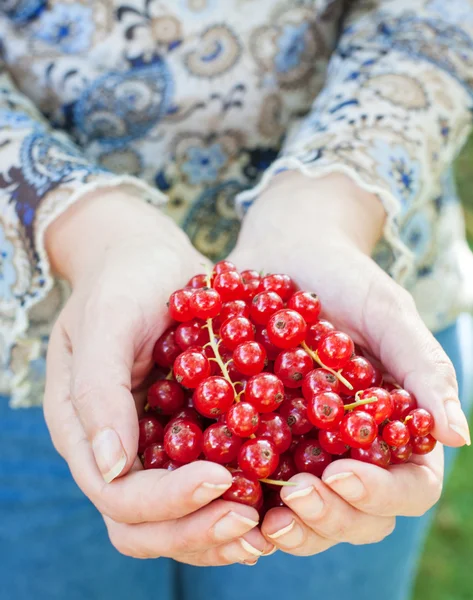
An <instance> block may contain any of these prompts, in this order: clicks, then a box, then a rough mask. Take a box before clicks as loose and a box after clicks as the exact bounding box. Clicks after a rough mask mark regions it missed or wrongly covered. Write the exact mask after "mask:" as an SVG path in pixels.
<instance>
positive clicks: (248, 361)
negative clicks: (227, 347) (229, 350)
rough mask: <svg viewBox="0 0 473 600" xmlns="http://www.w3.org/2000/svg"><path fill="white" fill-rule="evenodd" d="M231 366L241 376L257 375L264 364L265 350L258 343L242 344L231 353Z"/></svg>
mask: <svg viewBox="0 0 473 600" xmlns="http://www.w3.org/2000/svg"><path fill="white" fill-rule="evenodd" d="M233 364H234V365H235V368H236V369H237V371H239V372H240V373H243V375H247V376H248V377H251V376H252V375H257V374H258V373H261V371H262V370H263V369H264V366H265V364H266V350H265V349H264V347H263V346H262V345H261V344H259V343H258V342H243V344H240V345H239V346H237V347H236V348H235V350H234V351H233Z"/></svg>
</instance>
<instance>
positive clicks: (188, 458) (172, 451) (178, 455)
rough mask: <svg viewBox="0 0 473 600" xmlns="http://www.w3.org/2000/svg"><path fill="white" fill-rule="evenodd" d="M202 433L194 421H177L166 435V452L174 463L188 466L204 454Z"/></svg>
mask: <svg viewBox="0 0 473 600" xmlns="http://www.w3.org/2000/svg"><path fill="white" fill-rule="evenodd" d="M202 439H203V435H202V431H201V430H200V428H199V427H198V426H197V425H196V424H195V423H193V422H192V421H184V420H179V421H175V423H174V424H173V425H172V427H168V428H167V430H166V433H165V434H164V450H165V451H166V454H167V455H168V456H169V458H170V459H171V460H172V461H177V462H179V463H181V464H187V463H190V462H193V461H194V460H197V458H198V457H199V455H200V453H201V452H202Z"/></svg>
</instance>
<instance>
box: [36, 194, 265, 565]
mask: <svg viewBox="0 0 473 600" xmlns="http://www.w3.org/2000/svg"><path fill="white" fill-rule="evenodd" d="M46 242H47V249H48V252H49V255H50V257H51V261H52V264H53V267H54V268H55V270H56V271H57V272H59V274H61V275H62V276H63V277H66V278H67V279H69V280H70V282H71V284H72V287H73V292H72V295H71V297H70V299H69V300H68V302H67V304H66V306H65V308H64V310H63V312H62V314H61V315H60V317H59V318H58V321H57V322H56V324H55V327H54V330H53V332H52V335H51V339H50V344H49V349H48V361H47V383H46V394H45V402H44V410H45V416H46V421H47V424H48V427H49V430H50V433H51V436H52V440H53V442H54V445H55V447H56V448H57V450H58V451H59V453H60V454H61V455H62V456H63V457H64V459H65V460H66V461H67V463H68V465H69V467H70V469H71V472H72V475H73V477H74V479H75V480H76V482H77V483H78V485H79V486H80V488H81V489H82V491H83V492H84V493H85V494H86V495H87V496H88V497H89V499H90V500H91V501H92V502H93V503H94V505H95V506H96V507H97V508H98V510H99V511H100V512H101V513H102V515H103V516H104V519H105V523H106V525H107V529H108V532H109V535H110V539H111V541H112V543H113V544H114V545H115V547H116V548H117V549H118V550H119V551H121V552H122V553H124V554H127V555H130V556H134V557H139V558H145V557H158V556H164V557H171V558H174V559H176V560H179V561H182V562H186V563H189V564H194V565H224V564H230V563H234V562H250V563H252V562H254V561H255V560H257V559H258V557H259V556H261V554H262V553H263V552H265V551H266V552H267V551H269V550H271V549H272V548H273V545H272V544H270V543H269V542H267V541H265V539H264V538H263V536H262V535H261V533H260V531H259V530H258V528H257V527H256V525H257V521H258V514H257V513H256V511H255V510H254V509H252V508H250V507H247V506H242V505H238V504H235V503H231V502H225V501H222V500H217V501H216V502H212V501H213V500H216V499H217V498H218V497H219V496H221V495H222V494H223V492H224V491H225V490H226V489H228V488H229V487H230V485H231V475H230V473H229V472H228V471H227V470H226V469H225V468H224V467H221V466H220V465H216V464H212V463H205V462H196V463H193V464H191V465H187V466H185V467H183V468H181V469H178V470H176V471H173V472H168V471H165V470H152V471H144V470H143V469H142V467H141V463H140V460H139V459H138V458H137V449H138V415H139V414H140V412H141V411H142V409H143V404H144V394H143V391H142V390H143V389H144V385H145V383H146V380H147V377H148V376H149V373H150V370H151V368H152V359H151V356H152V349H153V345H154V342H155V341H156V339H157V338H158V337H159V336H160V335H161V333H163V331H164V330H165V329H166V327H167V326H168V324H169V323H168V317H167V309H166V301H167V299H168V297H169V295H170V293H171V292H172V291H174V290H175V289H178V288H179V287H182V286H183V285H185V283H186V282H187V281H188V279H189V278H190V277H191V276H192V275H194V274H195V273H197V272H199V271H201V270H202V268H203V265H202V263H204V262H205V259H204V258H203V257H202V256H201V255H200V254H199V253H198V252H197V251H196V250H195V249H193V248H192V246H191V244H190V242H189V241H188V239H187V237H186V236H185V235H184V234H183V233H182V231H181V230H179V229H178V227H177V226H176V225H174V224H173V223H172V222H171V221H170V220H169V219H168V218H167V217H165V216H164V215H162V214H161V213H159V212H158V211H156V210H154V209H152V208H151V207H149V206H147V205H146V204H145V203H143V202H142V201H141V200H139V199H137V198H133V197H131V196H127V195H125V194H124V193H122V192H120V191H117V190H115V191H109V192H106V193H102V195H101V196H100V197H97V196H92V197H88V198H87V199H83V200H82V201H81V202H80V203H79V204H78V205H76V206H74V207H72V208H70V209H69V210H68V211H67V212H66V213H65V214H64V215H63V216H62V217H60V218H59V219H58V220H57V221H56V222H55V223H54V224H53V225H52V226H51V227H50V228H49V229H48V237H47V240H46Z"/></svg>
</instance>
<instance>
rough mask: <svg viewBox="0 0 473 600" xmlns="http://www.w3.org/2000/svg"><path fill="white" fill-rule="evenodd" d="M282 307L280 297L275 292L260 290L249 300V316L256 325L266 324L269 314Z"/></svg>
mask: <svg viewBox="0 0 473 600" xmlns="http://www.w3.org/2000/svg"><path fill="white" fill-rule="evenodd" d="M283 307H284V302H283V301H282V298H281V297H280V296H278V295H277V294H276V292H261V293H259V294H256V296H254V297H253V300H252V301H251V306H250V317H251V320H252V321H253V322H254V323H256V324H257V325H266V323H267V322H268V321H269V318H270V317H271V315H274V313H275V312H277V311H278V310H281V309H282V308H283Z"/></svg>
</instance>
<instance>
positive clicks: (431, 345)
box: [229, 173, 470, 555]
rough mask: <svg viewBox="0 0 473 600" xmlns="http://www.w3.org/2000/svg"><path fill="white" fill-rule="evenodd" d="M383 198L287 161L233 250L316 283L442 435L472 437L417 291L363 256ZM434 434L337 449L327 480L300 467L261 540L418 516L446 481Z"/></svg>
mask: <svg viewBox="0 0 473 600" xmlns="http://www.w3.org/2000/svg"><path fill="white" fill-rule="evenodd" d="M383 222H384V210H383V208H382V206H381V203H380V202H379V200H378V199H377V198H376V197H375V196H373V195H371V194H368V193H365V192H364V191H362V190H361V189H359V188H358V187H357V186H356V185H355V184H353V183H352V182H351V180H349V179H348V178H346V177H345V176H342V175H331V176H327V177H325V178H323V179H319V180H311V179H309V178H306V177H304V176H302V175H300V174H297V173H284V174H281V175H279V176H278V177H277V178H275V179H274V181H273V183H272V185H271V187H270V188H268V189H267V191H266V192H265V193H264V194H263V195H262V196H261V197H260V198H259V199H258V201H257V202H255V204H254V205H253V207H252V208H251V209H250V211H249V213H248V215H247V217H246V219H245V221H244V224H243V228H242V231H241V235H240V238H239V241H238V244H237V247H236V249H235V250H234V252H233V254H232V255H231V256H230V257H229V258H230V260H232V261H233V262H235V263H236V264H237V266H238V267H239V268H240V269H245V268H252V269H257V270H259V269H262V270H264V271H266V272H282V273H287V274H289V275H291V276H292V277H293V278H294V279H295V280H296V282H297V283H298V284H299V285H300V286H301V288H302V289H306V290H313V291H315V292H316V293H317V294H319V296H320V299H321V302H322V306H323V307H324V313H325V315H326V317H327V318H328V319H330V320H333V321H334V322H335V323H336V324H337V325H338V326H339V327H340V329H342V330H343V331H346V332H347V333H349V334H350V335H351V336H352V337H353V339H354V340H355V342H357V343H359V344H361V345H362V346H364V347H365V348H367V349H368V351H370V352H371V353H372V355H373V356H375V357H377V358H379V359H380V361H381V362H382V363H383V365H384V366H385V367H386V368H387V370H388V371H389V372H390V373H392V375H393V376H394V377H395V378H396V379H397V381H398V382H399V383H400V384H401V385H403V386H404V387H405V388H407V389H408V390H409V391H411V392H413V393H414V394H415V395H416V396H417V399H418V403H419V405H420V406H422V407H424V408H427V409H428V410H429V411H430V412H431V413H432V414H433V415H434V418H435V430H434V435H435V437H436V438H437V439H438V440H439V441H440V442H441V443H443V444H448V445H450V446H461V445H463V444H465V443H469V441H470V437H469V431H468V424H467V421H466V418H465V415H464V414H463V412H462V410H461V406H460V403H459V399H458V388H457V382H456V377H455V371H454V369H453V366H452V364H451V362H450V360H449V359H448V357H447V356H446V354H445V353H444V352H443V350H442V348H441V347H440V345H439V344H438V343H437V342H436V340H435V339H434V337H433V336H432V334H431V333H430V332H429V331H428V330H427V328H426V327H425V325H424V324H423V322H422V321H421V319H420V316H419V314H418V313H417V310H416V308H415V305H414V302H413V300H412V297H411V296H410V295H409V294H408V293H407V292H406V291H405V290H404V289H402V288H401V287H400V286H399V285H397V284H396V283H395V282H394V281H393V280H392V279H391V278H389V277H388V276H387V275H386V274H385V273H384V272H383V271H382V270H381V269H380V268H379V267H378V266H377V265H376V264H375V263H374V261H373V260H372V259H371V258H370V253H371V251H372V249H373V247H374V245H375V243H376V241H377V240H378V239H379V237H380V236H381V233H382V227H383ZM442 478H443V451H442V447H441V444H438V445H437V448H436V449H435V450H434V452H433V453H432V454H430V455H427V456H423V457H420V456H417V457H415V458H414V460H413V461H412V462H411V463H410V464H405V465H399V466H393V467H391V468H389V469H388V470H383V469H381V468H379V467H376V466H374V465H370V464H366V463H361V462H357V461H354V460H338V461H336V462H334V463H333V464H331V465H330V466H329V467H328V468H327V469H326V471H325V473H324V475H323V477H322V480H320V479H318V478H316V477H313V476H311V475H308V474H298V475H296V476H295V477H294V478H293V479H292V481H293V482H295V483H297V486H296V487H292V488H284V489H283V490H282V491H281V498H282V499H283V500H284V502H285V503H286V504H287V506H288V508H276V509H272V510H271V511H269V512H268V513H267V515H266V517H265V520H264V522H263V525H262V531H263V534H264V535H265V537H266V538H267V539H268V541H271V542H272V543H274V544H275V545H276V547H278V548H280V549H281V550H284V551H286V552H290V553H292V554H296V555H310V554H316V553H318V552H322V551H323V550H326V549H327V548H329V547H330V546H333V545H334V544H337V543H339V542H349V543H352V544H366V543H371V542H376V541H379V540H381V539H383V538H384V537H385V536H386V535H388V534H389V533H391V532H392V530H393V528H394V525H395V517H396V516H397V515H408V516H416V515H421V514H423V513H424V512H426V511H427V510H428V509H429V508H430V507H431V506H432V505H433V504H435V502H436V501H437V500H438V498H439V496H440V493H441V489H442Z"/></svg>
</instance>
